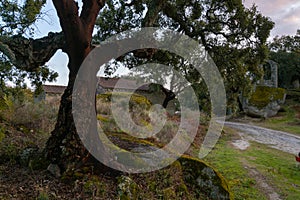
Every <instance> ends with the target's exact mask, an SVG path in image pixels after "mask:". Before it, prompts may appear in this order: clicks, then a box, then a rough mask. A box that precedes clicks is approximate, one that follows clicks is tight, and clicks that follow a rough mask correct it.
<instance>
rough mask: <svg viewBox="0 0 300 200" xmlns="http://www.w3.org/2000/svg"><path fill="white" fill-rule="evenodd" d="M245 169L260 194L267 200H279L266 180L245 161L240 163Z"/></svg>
mask: <svg viewBox="0 0 300 200" xmlns="http://www.w3.org/2000/svg"><path fill="white" fill-rule="evenodd" d="M241 162H242V164H243V166H244V167H245V169H247V170H248V173H249V176H250V177H252V178H254V179H255V181H256V184H257V187H258V188H259V190H260V192H262V193H263V194H265V195H266V197H267V198H268V199H269V200H281V198H280V195H279V194H278V193H277V192H276V190H277V189H276V188H275V187H273V186H272V185H271V184H270V183H269V181H268V180H267V178H266V177H265V176H264V175H263V174H261V173H260V172H259V171H258V170H257V169H256V168H255V167H253V166H251V165H250V164H249V163H248V162H247V161H246V160H242V161H241Z"/></svg>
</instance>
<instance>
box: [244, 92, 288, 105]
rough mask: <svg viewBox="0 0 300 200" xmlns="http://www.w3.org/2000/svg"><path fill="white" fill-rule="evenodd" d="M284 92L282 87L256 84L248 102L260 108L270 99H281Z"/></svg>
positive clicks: (270, 100)
mask: <svg viewBox="0 0 300 200" xmlns="http://www.w3.org/2000/svg"><path fill="white" fill-rule="evenodd" d="M285 93H286V92H285V90H284V89H282V88H272V87H267V86H256V89H255V92H254V93H253V94H252V95H251V97H250V99H249V104H250V105H253V106H255V107H257V108H260V109H261V108H264V107H266V106H267V105H268V104H269V103H270V102H272V101H283V100H284V97H285Z"/></svg>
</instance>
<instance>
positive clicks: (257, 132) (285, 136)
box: [225, 122, 300, 154]
mask: <svg viewBox="0 0 300 200" xmlns="http://www.w3.org/2000/svg"><path fill="white" fill-rule="evenodd" d="M225 126H228V127H231V128H234V129H236V130H238V133H239V135H240V136H241V140H236V141H234V142H233V144H234V145H235V146H236V147H238V148H240V149H246V148H247V147H248V146H249V145H250V144H249V141H255V142H258V143H262V144H267V145H268V146H270V147H272V148H275V149H279V150H281V151H284V152H287V153H291V154H298V152H300V135H299V136H298V135H294V134H290V133H286V132H282V131H275V130H271V129H267V128H262V127H258V126H254V125H251V124H243V123H238V122H225Z"/></svg>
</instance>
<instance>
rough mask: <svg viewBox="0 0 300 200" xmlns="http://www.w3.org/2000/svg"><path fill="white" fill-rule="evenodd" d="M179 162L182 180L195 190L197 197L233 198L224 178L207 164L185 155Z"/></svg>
mask: <svg viewBox="0 0 300 200" xmlns="http://www.w3.org/2000/svg"><path fill="white" fill-rule="evenodd" d="M179 162H180V163H181V165H182V171H183V174H184V180H185V182H186V184H187V185H188V188H191V189H192V190H193V191H194V192H196V197H197V199H206V198H209V199H233V194H232V193H231V192H230V189H229V186H228V183H227V181H226V180H225V178H224V177H223V176H222V175H221V174H220V173H218V172H217V171H216V170H215V169H214V168H213V167H211V166H209V164H207V163H205V162H204V161H202V160H199V159H197V158H192V157H190V156H186V155H183V156H182V157H181V158H180V159H179Z"/></svg>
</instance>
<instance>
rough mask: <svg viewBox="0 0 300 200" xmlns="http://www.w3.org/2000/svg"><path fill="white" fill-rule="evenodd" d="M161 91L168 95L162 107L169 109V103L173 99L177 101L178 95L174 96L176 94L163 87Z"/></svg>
mask: <svg viewBox="0 0 300 200" xmlns="http://www.w3.org/2000/svg"><path fill="white" fill-rule="evenodd" d="M161 90H162V91H163V93H164V94H165V95H166V97H165V99H164V101H163V104H162V107H163V108H167V106H168V104H169V102H170V101H171V100H173V99H175V97H176V95H175V94H174V92H172V91H171V90H168V89H166V88H164V87H163V86H161Z"/></svg>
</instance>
